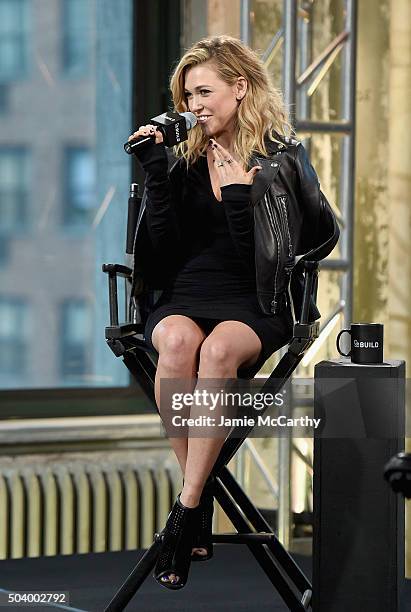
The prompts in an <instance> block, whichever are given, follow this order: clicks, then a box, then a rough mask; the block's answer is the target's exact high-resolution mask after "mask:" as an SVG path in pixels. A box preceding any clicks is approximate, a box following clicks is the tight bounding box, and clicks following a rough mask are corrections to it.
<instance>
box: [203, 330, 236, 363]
mask: <svg viewBox="0 0 411 612" xmlns="http://www.w3.org/2000/svg"><path fill="white" fill-rule="evenodd" d="M200 365H202V366H205V365H206V366H213V367H215V368H216V369H218V370H225V369H231V368H232V367H233V366H235V365H236V356H235V354H234V351H233V347H232V346H230V342H229V340H227V339H224V338H218V337H217V338H213V337H212V336H211V335H210V336H209V337H208V338H206V339H205V340H204V342H203V344H202V345H201V350H200Z"/></svg>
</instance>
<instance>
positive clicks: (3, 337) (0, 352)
mask: <svg viewBox="0 0 411 612" xmlns="http://www.w3.org/2000/svg"><path fill="white" fill-rule="evenodd" d="M28 348H29V321H28V308H27V304H26V303H25V301H24V300H22V299H19V298H0V381H1V385H2V387H5V388H7V387H13V386H14V385H15V383H16V381H17V380H19V379H21V378H22V377H23V376H26V375H27V367H28V361H29V359H28Z"/></svg>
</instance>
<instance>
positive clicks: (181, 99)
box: [170, 36, 294, 166]
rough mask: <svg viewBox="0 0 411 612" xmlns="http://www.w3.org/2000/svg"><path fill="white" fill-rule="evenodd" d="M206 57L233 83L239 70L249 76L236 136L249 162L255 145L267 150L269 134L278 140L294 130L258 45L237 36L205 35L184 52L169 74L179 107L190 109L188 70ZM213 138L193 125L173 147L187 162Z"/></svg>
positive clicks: (260, 150) (238, 149)
mask: <svg viewBox="0 0 411 612" xmlns="http://www.w3.org/2000/svg"><path fill="white" fill-rule="evenodd" d="M205 62H211V63H212V67H213V68H214V69H215V71H216V74H217V76H218V77H219V78H220V79H221V80H222V81H224V82H225V83H227V84H228V85H230V86H232V85H234V83H235V82H236V81H237V78H238V77H240V76H242V77H244V78H245V79H246V80H247V83H248V87H247V91H246V94H245V96H244V98H243V99H242V100H241V102H240V104H239V107H238V113H237V121H236V126H235V140H234V153H235V154H237V155H238V157H239V158H240V159H241V160H242V162H243V164H244V166H247V164H248V161H249V159H250V155H251V153H252V152H253V151H254V152H257V153H260V154H262V155H263V156H267V149H266V144H265V142H264V137H265V136H268V138H269V139H270V140H271V141H274V142H275V141H277V142H278V141H279V136H291V135H293V134H294V131H293V129H292V126H291V124H290V121H289V116H288V111H287V109H286V107H285V104H284V101H283V97H282V94H281V92H280V90H278V89H276V88H275V87H274V85H273V84H272V82H271V78H270V76H269V74H268V72H267V70H266V68H265V66H264V64H263V62H262V61H261V59H260V58H259V57H258V55H257V53H255V51H253V50H252V49H250V47H247V46H246V45H245V44H244V43H242V42H241V40H238V39H237V38H233V37H232V36H210V37H208V38H203V39H201V40H199V41H198V42H197V43H195V44H194V45H193V46H192V47H191V48H190V49H189V50H188V51H186V53H185V54H184V55H183V57H182V58H181V60H180V61H179V63H178V65H177V67H176V68H175V70H174V72H173V74H172V76H171V80H170V90H171V93H172V98H173V103H174V108H175V110H176V111H177V112H185V111H188V110H189V108H188V104H187V100H186V97H185V94H184V91H185V75H186V72H187V70H188V69H189V68H192V67H193V66H197V65H198V64H203V63H205ZM208 140H209V139H208V137H207V136H206V135H205V134H204V133H203V131H202V130H201V128H200V127H199V126H196V127H195V128H193V129H192V130H190V131H189V133H188V140H186V141H185V142H184V143H181V144H179V145H177V146H176V147H174V152H175V154H176V155H177V156H183V157H184V159H185V160H186V162H187V166H188V165H189V164H192V163H194V162H195V161H196V160H197V159H198V158H199V157H200V155H202V154H203V153H204V152H205V151H206V149H207V145H208Z"/></svg>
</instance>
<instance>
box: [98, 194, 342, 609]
mask: <svg viewBox="0 0 411 612" xmlns="http://www.w3.org/2000/svg"><path fill="white" fill-rule="evenodd" d="M322 197H323V196H322ZM323 205H324V206H323V208H324V215H323V218H322V223H321V227H320V236H319V240H317V243H318V245H319V246H317V247H316V248H313V249H312V250H311V251H310V252H309V253H306V254H305V255H304V256H303V257H300V258H299V259H298V262H297V263H296V265H295V267H294V269H293V272H292V275H291V278H290V285H289V288H288V296H289V299H290V300H291V301H292V305H293V311H294V319H295V323H294V331H293V337H292V339H291V341H290V343H289V345H288V348H287V351H286V352H285V354H284V355H283V356H282V357H281V359H280V361H279V363H278V364H277V366H276V367H275V368H274V370H273V371H272V372H271V374H270V375H269V376H268V378H267V379H266V380H265V382H264V384H263V386H262V388H261V389H259V392H264V390H266V389H267V388H269V390H270V393H272V394H275V393H276V392H277V391H280V390H281V389H282V388H283V387H284V384H285V382H286V381H287V380H288V379H289V378H290V376H291V375H292V373H293V371H294V370H295V369H296V367H297V366H298V364H299V363H300V361H301V359H302V358H303V356H304V354H305V353H306V351H307V350H308V349H309V347H310V346H311V345H312V343H313V342H314V340H315V339H316V338H317V337H318V333H319V323H318V319H319V317H320V313H319V311H318V309H317V306H316V300H317V287H318V268H319V262H320V260H321V259H323V258H324V257H326V256H327V255H329V253H330V252H331V251H332V249H333V248H334V246H335V244H336V242H337V240H338V236H339V230H338V227H337V225H336V222H335V218H334V215H333V214H332V213H331V210H330V209H329V204H328V203H327V202H326V200H325V198H324V202H323ZM144 206H145V195H143V197H142V196H141V194H140V193H139V192H138V187H137V185H135V184H132V186H131V191H130V198H129V210H128V223H127V246H126V265H122V264H104V265H103V272H105V273H107V274H108V279H109V303H110V325H109V326H107V327H106V329H105V336H106V340H107V344H108V346H109V347H110V349H111V350H112V351H113V353H114V354H115V355H116V357H122V358H123V361H124V364H125V365H126V367H127V368H128V370H129V371H130V373H131V374H132V375H133V377H134V378H135V380H136V381H137V383H138V384H139V385H140V387H141V389H142V390H143V391H144V392H145V394H146V397H147V399H148V400H149V401H150V402H151V404H152V406H153V407H154V408H155V409H156V410H157V411H158V408H157V406H156V403H155V398H154V379H155V373H156V365H157V356H156V354H154V353H153V351H152V350H151V349H150V347H149V346H148V345H147V343H146V341H145V338H144V327H145V323H146V320H147V317H148V315H149V313H150V312H151V310H152V309H153V307H154V306H155V303H156V301H157V299H158V297H159V295H160V294H161V283H162V280H163V279H162V278H161V276H162V273H163V272H162V269H161V267H159V268H156V262H150V261H141V259H138V258H137V259H136V244H135V243H136V240H135V237H136V228H138V227H139V224H140V223H141V222H142V219H143V213H144ZM145 240H147V234H146V233H145V232H142V233H141V243H140V244H139V253H142V254H144V252H145V246H147V249H148V250H147V252H149V245H145V244H144V241H145ZM118 277H122V278H124V280H125V292H126V312H125V315H124V321H122V322H120V321H119V313H118V300H117V291H118V286H117V280H118ZM147 278H154V279H155V280H154V282H151V283H150V282H148V281H147V280H146V279H147ZM263 413H264V409H263V410H262V411H260V414H263ZM251 429H252V428H251V427H250V428H249V429H248V430H247V429H244V428H242V430H241V435H239V433H238V431H236V430H235V429H233V430H232V431H231V433H230V435H229V436H228V438H227V439H226V440H225V442H224V445H223V447H222V449H221V451H220V455H219V457H218V458H217V461H216V463H215V465H214V467H213V470H212V474H213V475H214V477H215V480H214V482H215V485H214V495H215V497H216V499H217V501H218V502H219V504H220V505H221V507H222V508H223V510H224V512H225V513H226V514H227V516H228V518H229V519H230V520H231V522H232V523H233V525H234V526H235V528H236V529H237V532H238V533H236V534H219V535H213V541H214V542H226V543H227V542H229V543H231V544H246V545H247V546H248V547H249V549H250V551H251V553H252V554H253V555H254V557H255V559H256V560H257V562H258V563H259V564H260V566H261V567H262V568H263V570H264V571H265V573H266V574H267V576H268V578H269V579H270V580H271V582H272V584H273V585H274V586H275V588H276V589H277V591H278V592H279V593H280V595H281V596H282V598H283V600H284V602H285V603H286V604H287V606H288V607H289V609H290V610H293V611H298V610H307V609H308V608H309V607H310V605H311V596H312V589H311V584H310V582H309V581H308V579H307V577H306V576H305V575H304V574H303V572H302V571H301V570H300V568H299V567H298V566H297V565H296V563H295V562H294V560H293V559H292V557H291V556H290V555H289V554H288V552H287V551H286V550H285V549H284V548H283V546H282V545H281V543H280V542H279V540H278V539H277V537H276V536H275V534H274V533H273V532H272V529H271V527H270V525H269V524H268V523H267V522H266V521H265V519H264V518H263V516H262V515H261V513H260V512H259V511H258V510H257V509H256V508H255V506H254V504H253V503H252V501H251V500H250V499H249V498H248V497H247V495H246V494H245V492H244V491H243V490H242V489H241V487H240V486H239V485H238V483H237V482H236V481H235V479H234V477H233V476H232V474H231V472H230V471H229V470H228V468H227V464H228V462H229V461H230V460H231V458H232V457H233V456H234V455H235V453H236V452H237V450H238V448H239V447H240V446H241V444H242V443H243V442H244V440H245V438H246V437H247V435H248V434H249V433H250V431H251ZM239 509H241V511H240V510H239ZM159 538H160V536H159V535H158V534H156V538H155V541H154V543H153V545H152V547H151V548H150V549H149V550H148V551H147V552H146V554H145V555H144V556H143V558H142V559H141V560H140V562H139V563H138V565H137V566H136V568H135V569H134V570H133V572H132V574H131V575H130V576H129V578H128V579H127V580H126V582H125V583H124V584H123V585H122V587H121V588H120V589H119V591H118V592H117V593H116V595H115V596H114V598H113V600H112V601H111V602H110V604H109V605H108V607H107V608H106V610H107V611H110V612H113V611H117V610H123V609H124V608H125V607H126V605H127V603H128V602H129V601H130V599H131V598H132V597H133V595H134V593H135V592H136V591H137V590H138V588H139V587H140V586H141V584H142V583H143V582H144V580H145V578H146V577H147V575H148V573H149V572H150V570H151V569H152V567H154V564H155V562H156V558H157V555H158V551H159V546H160V540H159Z"/></svg>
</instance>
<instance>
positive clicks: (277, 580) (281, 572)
mask: <svg viewBox="0 0 411 612" xmlns="http://www.w3.org/2000/svg"><path fill="white" fill-rule="evenodd" d="M215 497H216V499H217V501H218V502H219V504H220V505H221V507H222V509H223V510H224V512H225V513H226V515H227V516H228V518H229V519H230V520H231V522H232V523H233V525H234V527H235V528H236V529H237V531H238V533H240V534H247V533H250V526H249V524H248V523H247V521H246V520H245V519H244V518H243V516H242V514H241V513H240V511H239V510H238V509H237V507H236V505H235V504H234V503H233V500H232V499H231V498H230V497H229V495H228V493H227V492H226V491H225V489H224V488H223V487H222V486H221V485H220V484H219V482H218V479H217V482H216V488H215ZM250 503H251V502H250ZM240 507H241V506H240ZM255 510H256V509H255ZM256 512H258V511H257V510H256ZM261 519H262V520H264V519H263V517H261ZM267 527H268V531H271V529H270V527H269V525H267ZM233 537H235V536H233ZM233 543H235V540H233ZM246 544H247V546H248V548H249V550H250V552H251V553H252V555H253V556H254V558H255V559H256V561H257V562H258V563H259V565H260V566H261V568H262V569H263V571H264V572H265V574H266V576H267V578H268V579H269V580H270V582H271V583H272V584H273V586H274V587H275V588H276V590H277V591H278V593H279V595H280V596H281V597H282V598H283V600H284V603H285V604H286V605H287V607H288V609H289V610H290V611H291V612H303V611H304V610H307V609H308V607H309V605H310V603H311V594H312V588H311V585H310V583H309V581H308V579H307V578H305V576H304V574H302V573H301V574H302V577H303V578H304V580H301V579H300V581H299V582H300V584H301V585H302V586H303V590H302V593H301V592H297V588H296V585H295V584H294V583H293V581H292V579H291V577H290V576H289V575H288V574H287V572H286V570H285V568H284V567H283V566H282V565H281V563H280V560H279V559H278V558H277V553H278V551H279V549H280V547H281V548H282V546H281V544H280V543H279V542H278V541H277V543H276V544H274V546H275V552H274V551H273V550H272V547H271V546H270V545H269V544H259V543H254V542H252V541H250V542H246ZM264 546H269V548H270V550H269V551H268V550H266V549H265V548H264ZM283 552H284V553H285V555H287V556H288V557H289V558H290V561H291V562H292V564H293V565H295V563H294V561H293V559H292V558H291V557H290V556H289V555H288V553H287V551H286V550H285V549H283ZM283 556H284V554H283ZM296 567H297V566H296ZM299 571H300V570H299Z"/></svg>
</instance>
